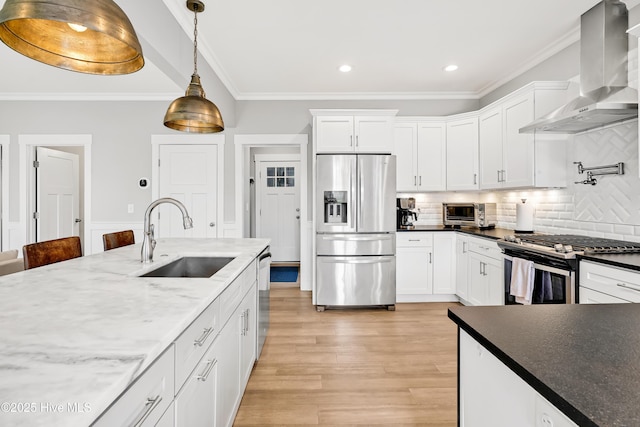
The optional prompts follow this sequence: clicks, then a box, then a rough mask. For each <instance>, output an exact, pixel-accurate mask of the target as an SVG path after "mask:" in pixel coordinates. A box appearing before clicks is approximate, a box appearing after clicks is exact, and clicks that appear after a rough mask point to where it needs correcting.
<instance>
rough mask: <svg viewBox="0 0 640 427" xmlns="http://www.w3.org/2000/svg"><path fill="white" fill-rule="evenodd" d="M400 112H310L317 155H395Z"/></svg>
mask: <svg viewBox="0 0 640 427" xmlns="http://www.w3.org/2000/svg"><path fill="white" fill-rule="evenodd" d="M396 113H397V110H311V114H313V116H314V121H313V127H314V141H315V150H316V152H317V153H382V154H391V153H392V152H393V145H394V144H393V123H394V120H395V115H396Z"/></svg>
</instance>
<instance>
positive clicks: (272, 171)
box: [267, 168, 276, 176]
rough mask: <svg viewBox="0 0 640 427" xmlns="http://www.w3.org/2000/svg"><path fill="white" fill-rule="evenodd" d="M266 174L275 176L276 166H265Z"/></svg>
mask: <svg viewBox="0 0 640 427" xmlns="http://www.w3.org/2000/svg"><path fill="white" fill-rule="evenodd" d="M267 176H276V168H267Z"/></svg>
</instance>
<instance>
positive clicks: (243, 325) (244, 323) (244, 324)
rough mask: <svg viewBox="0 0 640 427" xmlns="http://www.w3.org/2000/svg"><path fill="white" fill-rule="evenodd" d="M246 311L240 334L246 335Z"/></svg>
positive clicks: (243, 313)
mask: <svg viewBox="0 0 640 427" xmlns="http://www.w3.org/2000/svg"><path fill="white" fill-rule="evenodd" d="M246 313H247V312H246V311H243V312H242V328H241V331H240V335H242V336H245V333H244V330H245V328H246V327H247V323H246V320H247V319H246V317H245V314H246Z"/></svg>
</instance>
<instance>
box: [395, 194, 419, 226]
mask: <svg viewBox="0 0 640 427" xmlns="http://www.w3.org/2000/svg"><path fill="white" fill-rule="evenodd" d="M415 208H416V199H414V198H413V197H403V198H397V199H396V225H397V228H398V230H413V229H414V228H415V225H413V222H412V221H411V220H412V219H413V220H414V221H417V220H418V215H417V214H416V213H415V212H414V211H413V209H415Z"/></svg>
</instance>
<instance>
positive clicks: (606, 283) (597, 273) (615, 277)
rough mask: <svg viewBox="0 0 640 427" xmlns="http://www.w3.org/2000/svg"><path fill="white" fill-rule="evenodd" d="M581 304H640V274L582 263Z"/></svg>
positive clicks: (601, 265)
mask: <svg viewBox="0 0 640 427" xmlns="http://www.w3.org/2000/svg"><path fill="white" fill-rule="evenodd" d="M579 283H580V288H579V295H578V298H579V303H580V304H610V303H625V302H640V272H638V271H633V270H627V269H624V268H618V267H613V266H608V265H605V264H600V263H596V262H589V261H580V282H579Z"/></svg>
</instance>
